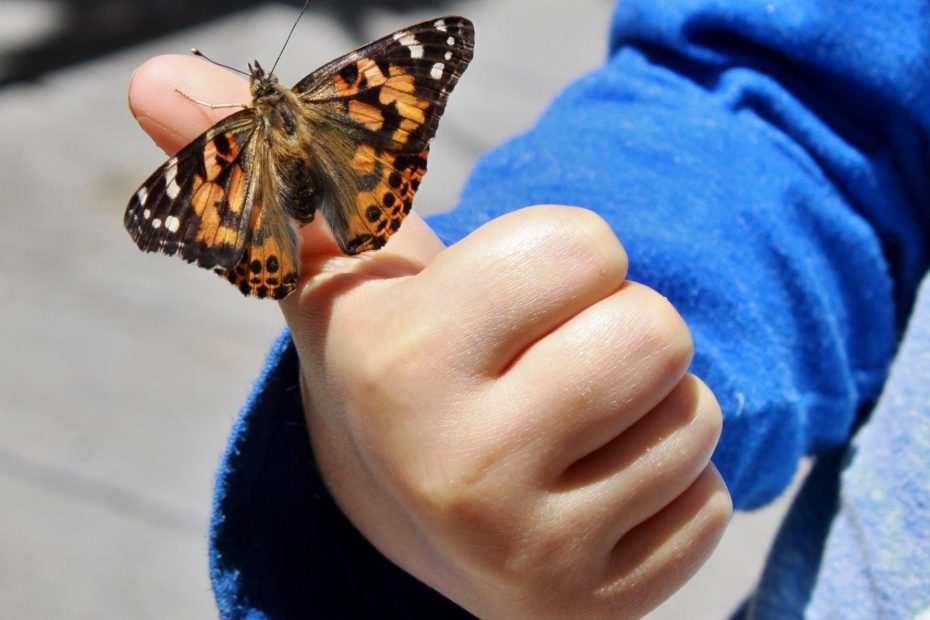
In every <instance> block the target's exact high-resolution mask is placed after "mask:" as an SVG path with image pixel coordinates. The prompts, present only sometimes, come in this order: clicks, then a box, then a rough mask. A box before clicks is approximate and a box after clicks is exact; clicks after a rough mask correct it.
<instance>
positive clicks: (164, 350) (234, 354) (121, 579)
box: [0, 0, 783, 619]
mask: <svg viewBox="0 0 930 620" xmlns="http://www.w3.org/2000/svg"><path fill="white" fill-rule="evenodd" d="M568 4H569V3H565V2H559V1H558V0H546V1H531V0H514V1H508V2H500V1H498V2H492V1H491V0H475V1H471V2H459V3H457V4H454V5H453V6H452V8H451V10H448V9H444V11H448V12H461V13H462V14H464V15H467V16H469V17H470V18H471V19H473V20H474V21H475V23H476V28H477V33H478V34H477V37H478V40H477V53H476V56H475V60H474V62H473V64H472V66H471V68H470V69H469V71H468V73H467V74H466V76H465V78H464V79H463V81H462V83H461V84H460V85H459V87H458V88H457V91H456V93H455V95H454V96H453V97H452V98H451V101H450V104H449V107H448V110H447V112H446V114H445V117H444V119H443V122H442V125H441V128H440V130H439V135H438V137H437V139H436V141H435V142H434V148H433V154H432V156H431V159H430V173H429V174H428V175H427V176H426V179H425V181H424V183H423V187H422V190H421V192H420V194H419V196H418V199H417V209H418V210H419V211H420V212H421V213H430V212H436V211H440V210H443V209H446V208H448V207H450V206H451V205H452V204H453V203H454V201H455V198H456V194H457V189H456V188H458V187H459V186H460V185H461V183H462V181H463V179H464V178H465V175H466V173H467V171H468V170H469V168H470V167H471V165H472V164H473V163H474V161H475V159H476V157H477V156H478V154H479V153H480V152H482V151H483V150H484V149H486V148H488V147H489V146H491V145H493V144H495V143H497V142H499V141H500V140H502V139H504V138H506V137H507V136H509V135H512V134H513V133H515V132H519V131H521V130H523V129H525V128H526V127H528V126H529V125H530V123H531V122H532V121H533V119H534V118H535V117H536V116H537V115H538V114H539V112H540V111H541V110H542V108H543V107H544V105H545V103H546V101H548V100H549V99H550V98H551V97H552V95H553V94H554V93H556V92H557V91H558V90H559V88H560V87H562V86H563V85H564V84H566V83H567V82H568V81H569V80H570V79H571V78H572V77H573V76H576V75H578V74H579V73H581V72H582V71H584V70H586V69H588V68H592V67H594V66H595V65H596V64H597V63H598V62H599V61H600V59H601V58H602V56H603V54H604V50H605V36H604V33H605V31H606V24H607V16H608V15H609V12H610V8H611V3H610V2H607V1H606V0H597V1H595V0H590V1H589V2H586V3H572V4H573V5H574V7H575V8H571V7H569V6H568ZM579 6H581V7H582V8H578V7H579ZM0 9H2V7H0ZM9 9H10V6H9V5H7V7H6V9H2V10H7V11H8V10H9ZM40 14H42V13H41V12H40ZM295 14H296V13H295V11H294V10H293V9H292V8H290V7H286V6H276V5H268V6H266V7H264V8H261V9H258V10H255V11H253V12H250V13H240V14H238V15H234V16H230V17H224V16H222V15H218V16H217V19H216V21H215V22H214V23H213V24H212V25H211V26H209V27H205V28H197V29H195V30H193V31H190V32H182V33H180V34H176V35H174V36H171V37H167V38H164V39H161V40H158V41H156V42H154V43H151V44H147V45H145V46H142V47H138V48H134V49H129V50H126V51H124V52H120V53H115V54H112V55H109V56H107V57H106V58H104V59H102V60H99V61H96V62H93V63H88V64H84V65H80V66H76V67H72V68H70V69H68V70H66V71H62V72H60V73H58V74H55V75H51V76H49V77H47V78H46V79H44V80H42V81H41V82H40V83H37V84H33V85H23V86H17V87H12V88H8V89H6V90H3V91H0V136H2V139H3V142H2V147H0V149H2V150H0V188H2V192H0V351H2V355H0V498H2V499H0V609H2V610H3V613H2V615H3V616H5V617H10V618H72V619H83V618H140V619H141V618H205V617H211V616H214V615H215V613H216V612H215V609H214V607H213V602H212V596H211V593H210V587H209V581H208V578H207V563H206V551H205V547H206V542H205V540H206V537H205V533H206V530H207V523H208V515H209V511H210V501H211V492H212V481H213V472H214V468H215V466H216V463H217V461H218V459H219V456H220V454H221V451H222V449H223V446H224V444H225V441H226V437H227V433H228V429H229V427H230V423H231V421H232V419H233V417H234V416H235V414H236V411H237V409H238V407H239V406H240V404H241V403H242V401H243V399H244V397H245V395H246V394H247V392H248V390H249V387H250V385H251V382H252V381H253V379H254V377H255V376H256V374H257V371H258V369H259V368H260V365H261V363H262V357H263V355H264V352H265V349H266V347H267V346H268V345H269V343H270V342H271V340H272V338H273V337H274V335H275V334H276V333H277V332H278V331H279V330H280V328H281V327H282V320H281V318H280V316H279V314H278V310H277V307H276V305H275V304H274V303H269V302H260V301H255V300H247V299H244V298H242V297H241V296H239V294H238V293H237V292H236V291H235V290H233V288H232V287H230V286H229V285H228V284H226V283H225V282H222V281H221V280H220V279H219V278H216V277H215V276H213V275H211V274H210V273H208V272H205V271H202V270H198V269H194V268H192V267H190V266H188V265H186V264H184V263H183V262H181V261H179V260H177V259H175V258H166V257H162V256H155V255H143V254H142V253H140V252H139V251H138V250H136V248H135V247H134V245H133V244H132V243H131V241H130V239H129V237H128V235H127V234H126V232H125V231H124V230H123V226H122V214H123V210H124V208H125V204H126V201H127V199H128V197H129V196H130V195H131V193H132V192H133V191H134V190H135V189H136V187H137V186H138V184H139V183H140V182H141V181H142V180H143V179H144V178H145V177H146V176H147V175H148V174H149V172H150V171H151V170H153V169H154V167H155V166H157V165H158V164H159V163H161V161H162V160H163V155H162V154H161V153H160V152H159V151H158V150H157V149H156V148H155V147H154V146H152V145H151V143H150V142H149V141H148V139H147V138H146V137H145V136H144V135H143V134H142V132H141V131H140V130H139V129H138V128H137V127H136V126H135V124H134V122H133V120H132V118H131V117H130V115H129V113H128V110H127V107H126V95H125V92H126V84H127V81H128V79H129V76H130V74H131V73H132V70H133V69H134V67H136V66H137V65H138V64H140V63H141V62H142V61H144V60H145V59H147V58H148V57H150V56H153V55H156V54H160V53H183V52H184V51H186V50H187V49H188V48H190V47H192V46H197V47H200V48H201V49H203V50H204V51H205V52H206V53H208V54H209V55H211V56H212V57H214V58H216V59H218V60H220V61H222V62H224V63H228V64H231V65H233V66H245V63H246V62H247V61H249V60H252V59H253V58H256V57H257V58H259V59H262V60H264V59H271V58H273V57H274V56H275V55H276V54H277V51H278V48H279V46H280V45H281V42H282V41H283V39H284V37H285V35H286V34H287V31H288V29H289V28H290V26H291V23H292V21H293V19H294V17H295ZM430 16H432V13H423V12H408V13H405V14H397V13H388V12H386V11H383V10H378V9H372V10H371V11H369V12H368V13H367V14H366V15H365V18H364V19H363V20H362V23H363V24H364V30H365V34H366V35H367V38H371V37H374V36H377V35H381V34H384V33H387V32H389V31H391V30H393V29H394V28H397V27H401V26H404V25H407V24H409V23H413V22H414V21H416V20H418V19H420V18H426V17H430ZM0 21H2V20H0ZM360 42H361V41H358V40H353V39H352V38H350V37H349V35H348V34H347V31H346V30H345V29H344V28H343V27H341V26H340V25H339V24H338V23H336V22H334V21H333V20H332V19H329V18H326V17H324V16H322V15H320V14H319V13H315V12H313V11H311V12H310V13H309V14H308V15H307V16H306V17H305V19H304V20H303V21H302V23H301V24H300V25H299V27H298V30H297V32H296V33H295V36H294V37H293V39H292V41H291V44H290V46H289V48H288V50H287V51H286V52H285V55H284V57H283V59H282V61H281V64H280V66H279V69H278V71H277V73H278V75H279V76H281V77H282V81H284V82H296V81H297V80H298V79H299V78H301V77H303V75H304V74H305V73H307V72H309V71H310V70H311V69H313V68H315V67H316V66H318V65H319V64H321V63H322V62H324V61H326V60H329V59H330V58H331V57H334V56H336V55H338V54H340V53H342V52H345V51H348V50H349V49H351V48H352V47H353V46H354V45H355V44H356V43H360ZM782 510H783V504H782V505H779V506H776V507H774V508H770V509H768V510H766V511H763V512H760V513H756V514H753V515H750V516H741V517H738V518H737V519H736V521H735V522H734V525H733V527H732V528H731V529H730V531H729V533H728V534H727V537H726V539H725V540H724V542H723V544H722V545H721V547H720V549H719V551H718V553H717V554H716V555H715V557H714V558H713V559H712V560H711V562H710V563H709V564H708V565H707V566H706V567H705V569H704V570H703V571H702V572H701V573H700V574H699V575H698V577H697V578H696V579H695V580H694V581H693V582H691V583H690V584H689V585H688V586H687V587H686V588H685V589H684V590H682V591H681V592H680V593H679V594H677V595H676V596H675V597H674V598H672V599H671V600H670V601H669V602H668V603H666V604H665V605H664V606H663V607H662V608H660V609H659V610H657V611H656V612H655V613H654V614H652V616H651V617H652V618H654V619H668V618H698V619H700V618H708V619H710V618H722V617H725V616H726V615H727V612H729V611H730V610H732V609H733V607H734V606H735V605H736V603H737V602H738V601H739V600H740V599H741V597H742V596H743V595H744V594H745V593H746V592H747V591H748V590H749V589H750V587H751V586H752V584H753V582H754V581H755V579H756V576H757V574H758V570H759V567H760V566H761V562H762V559H763V557H764V552H765V549H766V548H767V546H768V544H769V540H770V538H771V534H772V532H773V530H774V527H775V526H776V524H777V522H778V520H779V518H780V514H781V511H782Z"/></svg>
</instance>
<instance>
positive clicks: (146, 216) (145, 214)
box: [142, 209, 152, 219]
mask: <svg viewBox="0 0 930 620" xmlns="http://www.w3.org/2000/svg"><path fill="white" fill-rule="evenodd" d="M142 217H144V218H145V219H149V218H150V217H152V212H151V211H149V210H148V209H146V210H145V211H143V212H142Z"/></svg>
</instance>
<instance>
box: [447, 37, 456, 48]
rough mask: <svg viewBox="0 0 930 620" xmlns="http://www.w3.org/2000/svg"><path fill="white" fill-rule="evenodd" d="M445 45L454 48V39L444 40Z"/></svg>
mask: <svg viewBox="0 0 930 620" xmlns="http://www.w3.org/2000/svg"><path fill="white" fill-rule="evenodd" d="M446 45H448V46H449V47H454V46H455V37H449V38H448V39H446Z"/></svg>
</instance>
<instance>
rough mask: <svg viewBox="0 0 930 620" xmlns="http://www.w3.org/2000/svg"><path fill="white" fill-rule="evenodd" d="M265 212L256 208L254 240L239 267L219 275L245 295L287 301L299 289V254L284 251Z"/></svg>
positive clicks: (287, 249) (247, 247)
mask: <svg viewBox="0 0 930 620" xmlns="http://www.w3.org/2000/svg"><path fill="white" fill-rule="evenodd" d="M264 211H265V210H264V209H263V208H262V207H261V205H259V204H257V203H256V204H255V205H254V206H253V210H252V222H251V226H250V228H251V230H252V234H253V238H252V241H251V243H249V244H247V246H246V251H245V255H244V256H243V257H242V260H241V261H239V264H238V265H236V266H235V267H234V268H233V269H229V270H225V271H224V270H217V273H218V274H219V275H220V276H222V277H224V278H226V279H227V280H229V281H230V282H231V283H232V284H233V285H234V286H236V288H238V289H239V290H240V291H241V292H242V294H243V295H253V296H255V297H259V298H264V297H271V298H273V299H284V298H285V297H287V295H288V294H289V293H290V292H291V291H293V290H294V288H295V287H296V286H297V263H296V261H297V257H296V252H295V251H294V248H285V247H282V243H281V242H280V241H279V240H278V236H277V235H276V234H274V233H273V228H272V227H271V226H269V222H268V220H266V219H265V212H264Z"/></svg>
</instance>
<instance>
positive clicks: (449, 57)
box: [446, 52, 452, 60]
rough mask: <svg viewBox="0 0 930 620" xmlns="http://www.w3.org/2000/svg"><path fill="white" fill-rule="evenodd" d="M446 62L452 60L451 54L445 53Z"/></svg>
mask: <svg viewBox="0 0 930 620" xmlns="http://www.w3.org/2000/svg"><path fill="white" fill-rule="evenodd" d="M446 60H452V52H446Z"/></svg>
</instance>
